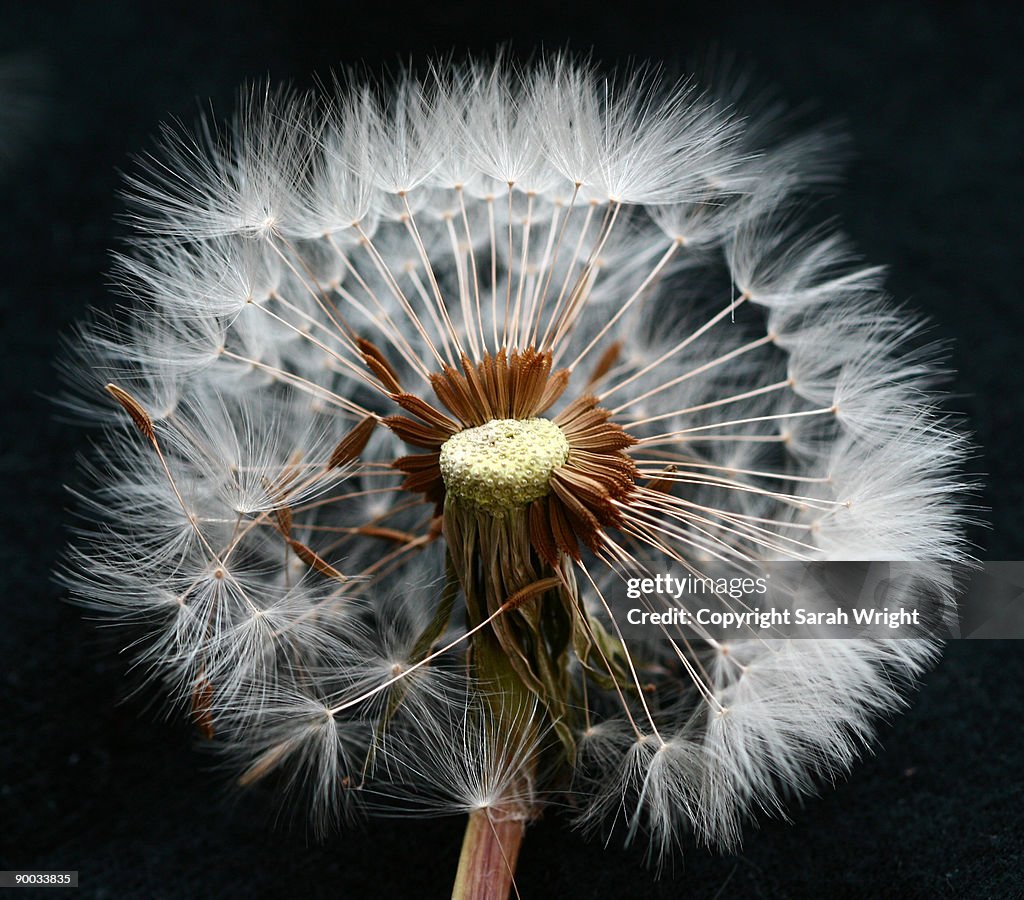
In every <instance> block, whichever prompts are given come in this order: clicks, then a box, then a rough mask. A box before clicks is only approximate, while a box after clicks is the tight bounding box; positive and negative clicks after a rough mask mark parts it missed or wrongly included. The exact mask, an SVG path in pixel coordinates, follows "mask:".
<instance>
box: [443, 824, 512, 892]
mask: <svg viewBox="0 0 1024 900" xmlns="http://www.w3.org/2000/svg"><path fill="white" fill-rule="evenodd" d="M525 830H526V820H525V819H524V818H522V817H521V816H519V815H502V814H501V810H490V809H478V810H475V811H474V812H472V813H470V816H469V821H468V822H467V823H466V833H465V835H464V836H463V839H462V854H461V855H460V856H459V870H458V872H457V874H456V876H455V886H454V887H453V888H452V900H507V898H508V896H509V890H510V888H511V887H512V883H513V880H514V875H515V869H516V860H517V859H518V858H519V847H520V846H521V844H522V842H523V832H524V831H525Z"/></svg>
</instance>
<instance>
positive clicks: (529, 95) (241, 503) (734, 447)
mask: <svg viewBox="0 0 1024 900" xmlns="http://www.w3.org/2000/svg"><path fill="white" fill-rule="evenodd" d="M773 131H774V129H773V127H772V123H771V122H770V121H769V120H768V119H766V118H764V117H762V118H760V119H759V118H758V117H757V116H756V115H755V116H754V117H753V118H750V117H748V118H744V117H742V116H741V114H740V112H738V111H737V110H736V109H735V108H734V107H733V106H732V105H731V104H730V103H726V102H724V101H722V100H720V99H715V98H713V97H712V96H710V95H707V94H704V93H701V92H700V91H698V90H697V89H696V88H694V87H693V86H692V85H691V84H689V83H671V82H669V81H667V80H666V79H665V78H663V77H662V76H661V75H660V74H659V73H658V72H657V71H656V70H653V69H641V70H639V71H634V72H631V73H626V74H623V75H617V76H607V77H606V76H604V75H602V74H601V73H600V72H599V71H598V70H597V69H596V68H594V67H592V66H590V65H589V64H583V63H578V62H575V61H573V60H570V59H569V58H567V57H564V56H558V55H556V56H553V57H550V58H544V59H541V60H539V61H537V62H535V63H533V64H531V65H529V66H526V67H521V68H520V67H516V66H514V65H511V64H509V63H508V62H507V61H505V60H503V59H500V58H499V60H498V61H497V62H496V63H493V64H484V63H478V62H470V63H467V64H464V65H453V64H449V63H438V64H436V65H434V66H433V67H432V68H431V69H430V70H429V72H428V73H427V75H426V76H425V77H417V76H415V75H413V74H411V73H407V74H403V75H401V76H400V77H398V79H397V80H396V81H395V82H394V83H392V84H389V85H387V86H374V85H367V84H362V83H360V82H359V81H358V79H355V78H352V79H349V80H348V81H346V82H344V83H341V84H338V85H337V86H336V90H335V92H334V95H333V96H332V97H330V98H329V99H327V100H324V99H322V98H319V97H316V96H306V95H298V94H294V93H289V92H275V91H272V90H269V89H260V90H252V91H250V92H248V93H246V94H244V95H243V97H242V102H241V105H240V109H239V112H238V114H237V116H236V117H235V119H234V120H233V121H232V122H231V123H230V124H229V125H228V126H224V127H218V126H216V125H214V124H212V123H211V122H208V121H203V122H202V123H201V124H200V126H199V128H198V129H197V130H196V131H195V132H194V133H191V134H189V133H186V132H182V131H174V130H170V129H168V130H167V131H166V132H165V134H164V136H163V140H162V143H161V146H160V148H159V149H158V150H157V151H156V152H155V153H154V154H153V156H152V157H150V158H147V159H146V160H144V161H143V163H142V165H141V167H140V171H139V172H138V173H137V174H136V175H134V176H133V177H131V178H130V180H129V188H128V194H129V198H130V202H131V212H130V220H131V222H132V223H133V225H134V227H135V229H136V231H137V241H136V245H135V248H134V250H133V251H132V252H131V253H130V254H129V255H125V256H123V257H121V258H119V259H118V262H117V275H118V281H119V283H120V285H121V287H122V289H123V291H124V293H125V294H126V295H127V296H128V298H129V303H128V305H127V309H126V310H125V311H124V314H123V315H122V316H120V317H112V318H108V317H102V316H96V317H95V318H94V319H93V321H92V322H90V323H89V324H87V325H85V326H84V327H83V328H82V329H81V331H80V333H79V334H78V336H77V337H76V339H75V341H74V342H73V345H74V346H73V349H74V357H73V361H72V362H71V364H70V366H69V368H70V372H71V375H72V378H73V380H74V381H75V383H76V390H75V392H73V394H71V395H70V396H69V397H68V398H67V402H68V403H69V404H70V405H71V406H72V407H74V408H76V409H77V410H78V411H79V412H80V413H82V414H83V415H85V416H87V417H88V418H90V419H91V420H94V421H95V420H100V421H103V422H105V423H106V430H105V433H104V437H103V439H102V441H101V442H100V444H99V446H98V448H97V451H96V453H95V454H94V456H93V457H92V458H91V459H90V461H89V462H88V463H87V465H86V475H87V478H86V481H87V484H86V485H85V486H84V487H83V488H82V489H81V492H80V496H81V501H82V511H83V520H82V524H81V526H80V528H79V531H78V534H77V536H76V539H75V541H74V545H73V547H72V549H71V551H70V555H69V560H68V564H67V567H66V570H65V575H64V577H65V579H66V581H67V583H68V584H69V585H70V587H71V589H72V590H73V592H74V594H75V596H76V597H77V598H78V599H79V600H80V601H81V602H83V603H86V604H88V605H90V606H92V607H95V608H99V609H102V610H103V611H105V612H107V613H110V614H112V615H114V616H116V617H118V619H120V620H122V621H124V622H125V623H128V624H131V625H132V626H134V627H135V628H136V629H137V630H138V631H139V633H138V634H137V635H136V633H135V632H133V643H132V645H131V646H132V648H133V649H134V650H135V652H136V653H137V658H138V661H139V665H140V666H142V667H143V668H144V670H145V671H146V673H147V675H148V676H149V677H151V678H152V679H154V680H158V681H160V682H162V683H164V684H165V685H166V686H167V688H168V690H169V694H170V697H171V700H172V702H173V703H174V704H176V705H177V706H178V707H180V708H181V709H182V710H183V711H184V712H185V713H186V714H187V715H190V716H191V717H192V718H193V720H194V721H195V723H196V725H197V727H198V729H199V731H200V732H201V734H203V735H204V736H205V737H206V738H207V739H208V740H210V741H211V742H212V744H213V745H215V746H217V747H218V748H220V749H221V750H222V751H223V752H225V753H226V754H228V756H229V758H230V759H231V760H233V762H234V763H235V764H236V765H237V766H238V772H239V776H238V777H239V781H240V782H241V783H242V784H250V783H253V782H256V781H259V780H261V779H267V778H269V779H275V780H276V782H277V783H278V784H279V785H280V786H281V788H282V790H285V789H288V788H292V787H294V788H295V789H297V790H299V791H304V792H306V794H307V795H308V796H307V801H306V802H307V805H308V807H309V809H310V810H311V811H312V813H313V816H314V819H315V823H316V824H317V826H318V827H320V828H323V827H326V826H327V825H329V824H330V823H332V822H334V821H337V820H339V819H344V818H345V817H347V816H349V815H353V814H362V813H365V812H369V813H376V812H386V813H391V814H394V813H402V812H409V813H420V814H437V813H444V812H449V813H456V812H460V813H465V814H468V815H469V827H468V830H467V838H466V842H465V844H464V847H463V855H462V859H461V861H460V866H459V874H458V877H457V881H456V895H457V896H462V897H485V896H487V897H500V896H504V895H507V893H508V891H509V888H510V884H511V883H512V877H513V873H514V869H515V863H516V857H517V854H518V852H519V847H520V843H521V841H522V838H523V834H524V831H525V829H526V826H527V825H528V823H529V822H530V821H531V820H532V819H534V818H536V817H537V816H538V815H539V814H540V812H541V810H542V809H544V808H545V807H546V806H550V805H557V806H565V807H568V808H569V809H570V810H571V815H572V816H574V817H575V819H576V820H577V821H578V822H579V823H581V824H582V825H583V826H585V827H589V828H601V827H607V826H608V825H609V824H611V823H614V822H616V821H621V822H622V823H623V824H624V825H625V826H626V829H627V831H626V833H627V835H628V836H629V838H633V837H634V836H639V835H643V836H645V839H646V840H647V841H648V847H649V849H650V854H651V857H652V860H653V861H654V862H655V863H659V862H660V861H662V860H664V859H665V858H666V857H667V856H668V854H669V853H670V852H671V850H672V848H673V846H674V845H675V844H677V843H678V842H679V841H680V840H681V838H682V836H683V835H684V834H692V835H693V836H694V837H695V839H696V840H697V841H699V842H702V843H706V844H709V845H714V846H721V847H726V848H728V847H734V846H735V845H736V844H737V842H738V841H739V839H740V834H741V830H742V826H743V823H744V822H745V821H746V820H747V819H748V818H749V817H750V816H751V815H752V814H753V813H754V812H756V811H768V812H775V813H782V812H783V810H784V802H785V799H786V798H787V797H788V796H791V795H793V794H796V793H801V792H806V791H810V790H813V789H814V788H815V787H816V786H817V785H818V784H820V783H821V782H822V781H823V780H825V781H827V780H829V779H834V778H835V777H836V776H837V775H838V774H840V773H841V772H842V771H844V770H845V769H847V768H848V767H849V766H850V765H851V763H852V762H853V760H854V758H855V756H856V753H857V751H858V749H860V748H861V747H862V746H863V745H864V744H865V743H866V742H868V741H869V740H870V739H871V722H872V719H873V718H874V717H875V716H877V715H879V714H884V713H886V712H888V711H891V710H893V709H895V708H897V707H898V706H899V705H900V704H901V703H902V702H903V701H902V699H901V698H902V690H903V688H904V687H905V686H906V684H907V683H908V682H910V681H911V680H912V679H913V678H914V676H916V675H917V674H918V673H920V672H921V671H922V670H923V668H924V667H925V666H926V665H927V664H928V662H929V661H930V660H931V659H932V658H933V657H934V655H935V653H936V649H937V648H936V646H935V644H934V643H933V642H931V641H928V640H925V639H921V640H912V641H885V640H869V639H865V640H861V641H815V640H782V639H779V640H775V639H772V640H764V639H763V638H760V637H757V638H755V637H753V636H747V635H744V636H743V637H741V638H740V639H737V640H731V641H723V640H715V639H713V638H712V637H710V636H708V637H707V638H706V639H702V640H692V639H686V638H683V637H681V636H680V635H679V634H677V633H674V632H673V631H672V629H670V628H666V629H665V630H664V633H662V634H659V635H658V636H657V639H650V640H640V639H635V638H633V637H630V636H627V635H626V634H625V633H624V631H623V627H622V626H623V621H624V613H625V606H624V603H625V601H624V591H623V585H622V579H623V578H624V577H625V576H626V575H628V574H630V573H636V572H644V571H647V572H649V571H664V570H665V568H666V567H668V566H670V565H678V566H683V567H685V568H686V570H687V571H689V572H693V573H698V574H699V573H700V572H701V571H704V570H705V568H706V567H707V566H709V565H711V564H716V565H726V566H733V567H737V568H738V569H739V570H744V571H745V570H746V568H745V567H749V566H750V565H753V564H757V563H759V562H761V561H765V560H779V559H792V560H828V559H833V560H836V559H838V560H851V559H857V560H925V559H926V560H933V561H936V562H939V563H943V562H954V561H957V560H960V559H962V558H963V556H964V552H965V551H964V545H963V539H962V535H961V527H962V518H963V515H962V512H961V509H960V507H961V495H962V493H963V491H964V490H965V488H964V486H963V483H962V482H961V481H960V480H959V478H958V476H957V467H958V464H959V462H960V460H961V459H962V456H963V454H964V452H965V445H964V441H963V439H962V438H961V437H960V436H958V435H957V434H956V433H955V432H954V431H952V430H951V429H950V428H949V426H948V425H947V424H946V423H945V419H944V417H943V416H942V414H941V413H940V412H938V411H937V408H936V395H935V392H934V385H935V382H936V378H937V374H938V370H937V368H936V363H935V361H934V357H935V350H934V348H930V347H925V348H923V349H922V348H921V347H920V346H919V342H916V343H915V342H914V339H915V338H916V337H917V335H918V333H919V331H920V330H921V328H922V324H921V322H919V321H918V320H916V319H914V318H913V317H910V316H908V315H907V314H905V313H904V312H902V311H900V310H899V309H897V308H896V307H894V306H893V305H891V304H890V303H889V301H888V300H887V299H886V298H885V297H884V295H883V293H882V277H881V272H880V270H879V269H878V268H875V267H867V266H863V265H861V264H859V263H858V261H857V259H856V256H855V255H854V254H853V252H852V251H851V249H850V247H849V246H848V244H847V243H846V242H845V241H844V240H843V239H842V237H840V236H839V235H837V234H835V233H832V232H831V231H829V230H827V229H822V228H817V229H814V228H812V229H807V228H806V227H805V226H804V224H803V223H804V217H803V216H802V215H801V212H800V211H801V209H802V208H803V206H804V204H802V202H801V201H802V200H803V198H805V197H806V196H807V192H808V191H809V190H810V189H811V188H813V187H814V186H815V185H816V184H817V183H819V182H820V181H822V180H823V179H825V178H827V177H828V175H829V171H830V170H829V166H828V163H827V162H826V161H824V160H823V158H822V152H823V145H825V144H827V141H823V140H822V139H821V138H820V137H818V136H816V135H810V136H802V137H798V138H796V139H791V140H788V141H784V142H781V143H778V144H776V145H775V146H772V145H770V144H769V145H766V146H763V145H761V141H762V140H764V139H767V138H770V137H771V135H772V133H773ZM103 387H105V388H106V393H104V392H103V390H102V388H103ZM97 398H106V399H105V400H104V401H103V402H97ZM921 578H923V579H924V581H925V583H924V584H923V585H919V586H918V587H919V589H920V590H921V591H922V592H924V593H930V594H931V595H933V596H936V597H940V598H948V597H949V596H950V593H951V588H950V586H949V584H948V583H947V582H946V581H944V580H943V576H942V574H941V568H940V567H936V568H935V574H934V575H923V576H921Z"/></svg>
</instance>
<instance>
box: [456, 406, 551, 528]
mask: <svg viewBox="0 0 1024 900" xmlns="http://www.w3.org/2000/svg"><path fill="white" fill-rule="evenodd" d="M568 457H569V442H568V441H567V440H566V439H565V435H564V434H563V433H562V429H561V428H559V427H558V426H557V425H556V424H555V423H554V422H551V421H549V420H548V419H536V418H535V419H493V420H491V421H490V422H488V423H487V424H485V425H480V426H478V427H476V428H467V429H466V430H465V431H460V432H459V433H458V434H455V435H452V437H450V438H449V439H448V440H447V441H445V443H444V445H443V446H442V447H441V459H440V467H441V475H442V476H443V478H444V484H445V487H446V488H447V490H448V493H449V494H450V495H451V496H452V497H453V498H455V499H456V500H458V501H459V502H461V503H463V504H466V505H470V506H475V507H477V508H479V509H482V510H484V511H486V512H490V513H492V514H494V515H501V514H502V513H505V512H509V511H510V510H513V509H516V508H517V507H521V506H525V505H526V504H527V503H531V502H532V501H534V500H539V499H540V498H541V497H543V496H545V495H546V494H547V493H548V480H549V479H550V477H551V473H552V472H553V471H554V470H555V469H557V468H558V467H559V466H561V465H562V464H563V463H564V462H565V461H566V459H568Z"/></svg>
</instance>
